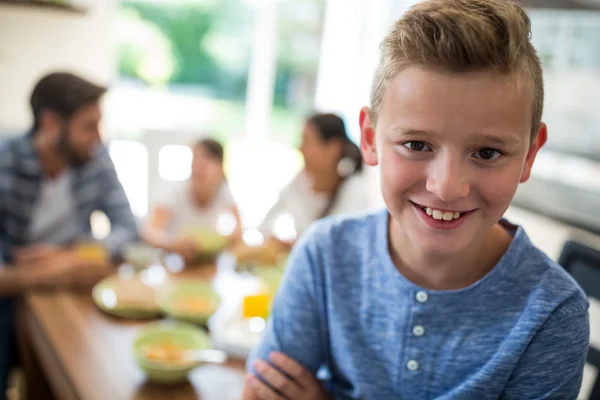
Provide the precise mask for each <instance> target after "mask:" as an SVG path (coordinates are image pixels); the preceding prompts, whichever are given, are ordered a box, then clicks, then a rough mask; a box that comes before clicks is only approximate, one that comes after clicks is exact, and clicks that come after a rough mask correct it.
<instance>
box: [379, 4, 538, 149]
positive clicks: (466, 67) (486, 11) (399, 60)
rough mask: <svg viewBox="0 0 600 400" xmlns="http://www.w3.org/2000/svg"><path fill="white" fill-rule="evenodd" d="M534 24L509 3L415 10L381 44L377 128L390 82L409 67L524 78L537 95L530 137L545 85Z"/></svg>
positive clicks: (425, 6)
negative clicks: (534, 42) (492, 72)
mask: <svg viewBox="0 0 600 400" xmlns="http://www.w3.org/2000/svg"><path fill="white" fill-rule="evenodd" d="M530 39H531V21H530V19H529V17H528V16H527V13H526V12H525V11H524V10H523V9H522V8H521V7H520V6H518V5H517V4H516V3H514V2H513V1H511V0H426V1H423V2H421V3H418V4H416V5H414V6H413V7H412V8H411V9H410V10H408V11H407V12H406V13H405V14H404V15H403V16H402V18H401V19H399V20H398V21H397V22H396V23H395V24H394V26H393V28H392V30H391V31H390V33H389V34H388V36H387V37H386V38H385V39H384V40H383V42H382V43H381V46H380V49H381V59H380V63H379V67H378V69H377V72H376V73H375V79H374V81H373V86H372V89H371V117H372V119H373V122H374V123H375V122H376V120H377V116H378V114H379V112H380V108H381V102H382V98H383V94H384V91H385V89H386V87H387V85H388V83H389V81H390V80H391V79H393V78H394V77H395V76H396V75H397V74H398V73H399V72H400V71H401V70H403V69H404V68H407V67H409V66H419V67H423V68H426V69H431V70H437V71H447V72H454V73H466V72H474V71H485V70H491V71H496V72H498V73H502V74H504V75H512V74H514V73H517V74H520V75H521V76H522V77H524V78H525V79H526V82H527V85H528V87H529V88H531V92H532V93H533V104H532V106H533V107H532V110H533V113H532V117H531V137H532V138H534V137H535V135H536V134H537V132H538V130H539V127H540V124H541V120H542V112H543V108H544V80H543V76H542V66H541V62H540V59H539V57H538V56H537V53H536V51H535V48H534V47H533V45H532V43H531V40H530Z"/></svg>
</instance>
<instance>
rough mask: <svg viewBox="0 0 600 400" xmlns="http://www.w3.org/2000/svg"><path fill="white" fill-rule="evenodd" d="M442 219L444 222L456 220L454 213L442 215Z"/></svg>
mask: <svg viewBox="0 0 600 400" xmlns="http://www.w3.org/2000/svg"><path fill="white" fill-rule="evenodd" d="M442 218H443V219H444V221H452V220H453V219H454V213H451V212H445V213H444V215H442Z"/></svg>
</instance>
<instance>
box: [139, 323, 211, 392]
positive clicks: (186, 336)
mask: <svg viewBox="0 0 600 400" xmlns="http://www.w3.org/2000/svg"><path fill="white" fill-rule="evenodd" d="M165 342H168V343H171V344H174V345H176V346H178V347H181V348H182V349H185V350H202V349H209V348H211V343H210V338H209V336H208V334H206V333H205V332H204V331H203V330H201V329H200V328H198V327H196V326H194V325H191V324H187V323H184V322H173V321H168V322H157V323H151V324H149V325H147V326H146V327H144V328H142V330H141V331H140V332H138V334H137V336H136V338H135V340H134V342H133V351H134V354H135V359H136V361H137V363H138V365H139V366H140V368H141V369H142V371H144V373H145V374H146V376H147V377H148V379H149V380H150V381H153V382H157V383H163V384H177V383H182V382H185V380H186V379H187V376H188V373H189V372H190V371H191V370H192V369H194V368H196V367H198V366H199V365H201V364H202V363H200V362H191V363H186V364H185V365H169V364H163V363H158V362H156V361H152V360H149V359H148V358H147V357H146V356H145V354H144V351H145V350H146V349H147V348H148V347H149V346H153V345H160V344H162V343H165Z"/></svg>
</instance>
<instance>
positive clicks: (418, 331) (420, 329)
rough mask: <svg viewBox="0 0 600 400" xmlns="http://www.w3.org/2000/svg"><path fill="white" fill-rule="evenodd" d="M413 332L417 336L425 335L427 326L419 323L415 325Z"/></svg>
mask: <svg viewBox="0 0 600 400" xmlns="http://www.w3.org/2000/svg"><path fill="white" fill-rule="evenodd" d="M412 333H413V335H415V336H423V335H424V334H425V328H423V327H422V326H421V325H417V326H415V327H413V330H412Z"/></svg>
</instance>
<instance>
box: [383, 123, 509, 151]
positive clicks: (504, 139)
mask: <svg viewBox="0 0 600 400" xmlns="http://www.w3.org/2000/svg"><path fill="white" fill-rule="evenodd" d="M390 130H391V132H392V133H393V134H394V135H402V137H403V138H406V137H420V136H426V135H431V136H437V133H436V132H433V131H426V130H420V129H406V128H403V127H401V126H395V127H392V128H391V129H390ZM471 139H472V141H473V142H484V143H493V144H497V145H501V146H518V145H520V144H521V139H520V138H519V137H518V136H515V135H506V136H498V135H492V134H489V133H478V134H476V135H473V136H472V137H471Z"/></svg>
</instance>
